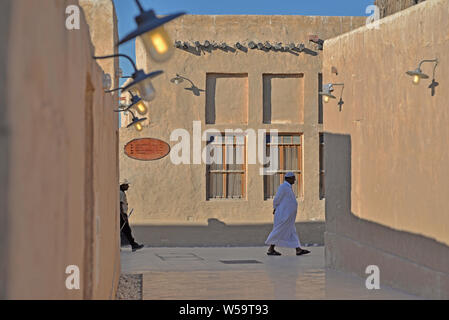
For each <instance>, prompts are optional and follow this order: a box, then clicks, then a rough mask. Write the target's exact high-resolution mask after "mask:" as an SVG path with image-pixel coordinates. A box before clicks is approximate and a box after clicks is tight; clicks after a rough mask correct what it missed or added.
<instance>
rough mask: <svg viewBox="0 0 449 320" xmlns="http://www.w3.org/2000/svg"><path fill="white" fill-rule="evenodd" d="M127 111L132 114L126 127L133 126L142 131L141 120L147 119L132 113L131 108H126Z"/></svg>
mask: <svg viewBox="0 0 449 320" xmlns="http://www.w3.org/2000/svg"><path fill="white" fill-rule="evenodd" d="M128 112H130V113H131V115H132V116H133V120H132V121H131V123H130V124H129V125H127V126H126V127H127V128H131V127H134V128H135V129H136V130H137V131H139V132H140V131H142V130H143V126H142V122H144V121H145V120H147V118H138V117H136V116H135V115H134V113H133V112H132V111H131V110H128Z"/></svg>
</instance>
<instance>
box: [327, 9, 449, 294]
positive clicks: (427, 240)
mask: <svg viewBox="0 0 449 320" xmlns="http://www.w3.org/2000/svg"><path fill="white" fill-rule="evenodd" d="M448 4H449V2H448V1H447V0H431V1H425V2H424V3H422V4H419V5H416V6H414V7H412V8H409V9H407V10H404V11H401V12H399V13H397V14H395V15H393V16H390V17H387V18H384V19H382V20H381V22H380V28H379V29H378V30H376V29H371V30H369V29H367V28H366V27H363V28H360V29H357V30H355V31H353V32H350V33H347V34H344V35H342V36H340V37H337V38H334V39H331V40H328V41H326V43H325V47H324V64H323V72H324V75H323V76H324V80H325V82H343V83H345V90H344V94H343V100H344V101H345V104H344V105H343V109H342V111H341V112H340V111H339V110H338V107H337V104H336V102H331V103H329V104H328V105H326V106H325V114H324V115H325V116H324V129H325V132H326V136H325V139H326V140H325V146H326V151H325V154H326V155H325V166H326V178H325V179H326V183H327V185H326V196H327V200H326V221H327V225H326V230H327V233H326V239H325V240H326V245H327V253H328V257H327V263H328V266H331V267H336V268H341V269H346V270H350V271H352V272H355V273H359V274H364V268H365V267H366V266H367V265H369V264H378V265H379V267H380V270H381V279H384V280H383V281H384V283H385V284H391V285H393V286H396V287H399V288H402V289H405V290H407V291H410V292H412V293H415V294H420V295H423V296H427V297H441V298H442V297H446V298H448V297H449V273H448V265H449V260H448V259H449V248H448V245H449V216H448V215H447V212H448V210H449V206H448V203H447V201H446V198H447V195H448V194H449V181H448V179H447V177H449V168H448V166H447V163H448V161H449V152H448V149H447V141H448V139H449V129H448V125H447V124H448V121H449V110H448V108H447V105H448V104H447V97H446V88H447V86H448V85H449V68H447V66H448V65H449V56H448V54H447V53H448V50H449V33H448V30H449V19H448V18H449V6H448ZM434 58H438V59H439V60H440V64H439V66H438V68H437V69H436V81H437V82H438V83H439V85H438V86H437V87H436V91H435V95H434V96H432V95H431V89H429V88H428V86H429V85H430V83H431V79H428V80H423V81H422V83H421V84H420V85H418V86H415V85H413V84H412V81H411V80H412V78H411V77H410V76H408V75H406V74H405V72H406V71H408V70H414V69H415V68H416V67H417V65H418V63H419V62H420V61H421V60H422V59H434ZM333 66H334V67H336V68H337V69H338V71H339V74H338V76H336V75H335V74H331V68H332V67H333ZM422 69H423V71H424V72H425V73H427V74H429V75H430V77H431V78H432V70H433V65H432V64H424V65H423V68H422ZM337 92H338V91H337ZM345 153H346V154H345ZM354 256H358V259H353V257H354Z"/></svg>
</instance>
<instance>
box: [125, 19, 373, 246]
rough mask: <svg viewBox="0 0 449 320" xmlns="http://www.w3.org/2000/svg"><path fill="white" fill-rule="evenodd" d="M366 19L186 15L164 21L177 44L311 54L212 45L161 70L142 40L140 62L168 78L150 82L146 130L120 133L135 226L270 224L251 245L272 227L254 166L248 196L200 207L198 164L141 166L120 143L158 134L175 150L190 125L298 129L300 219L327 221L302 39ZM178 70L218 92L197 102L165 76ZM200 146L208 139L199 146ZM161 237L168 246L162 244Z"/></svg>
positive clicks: (310, 59) (313, 73)
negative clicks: (276, 47)
mask: <svg viewBox="0 0 449 320" xmlns="http://www.w3.org/2000/svg"><path fill="white" fill-rule="evenodd" d="M364 21H365V19H364V18H352V17H307V16H189V15H188V16H184V17H181V18H179V19H176V20H174V21H173V22H170V23H169V24H167V30H168V32H169V34H170V35H171V36H172V40H173V41H175V40H180V41H189V42H190V43H193V42H194V41H200V42H201V43H203V42H204V41H205V40H209V41H211V42H212V41H214V40H215V41H217V42H222V41H225V42H226V43H227V44H228V45H229V46H231V47H232V46H234V44H235V43H236V42H237V41H239V42H241V43H243V44H248V42H249V41H251V40H253V41H256V42H259V41H260V42H265V41H269V42H271V43H274V42H283V43H284V45H285V44H287V43H290V42H294V43H295V44H298V43H304V44H306V47H307V48H309V49H310V51H308V53H306V52H304V53H298V54H292V53H289V52H273V51H270V52H263V51H260V50H251V49H248V52H246V53H245V52H242V51H240V50H235V51H228V52H225V51H223V50H220V49H217V50H212V51H211V52H207V51H205V52H202V53H200V54H198V53H197V54H195V53H191V52H188V51H185V50H182V49H176V51H175V54H174V57H173V58H172V59H171V60H170V61H168V62H166V63H161V64H158V63H154V62H152V61H151V60H150V59H149V57H148V56H147V55H146V54H145V51H144V50H143V47H142V45H141V43H140V42H139V41H138V42H137V63H138V65H140V66H141V67H142V68H145V69H146V70H158V69H161V70H164V72H165V73H164V74H163V75H162V76H159V77H158V78H156V79H155V80H154V86H155V88H156V89H157V90H158V91H157V98H156V99H155V100H154V101H153V102H151V103H150V104H149V110H150V115H149V117H150V119H151V125H150V126H148V124H147V126H146V127H145V128H144V130H143V132H141V133H137V132H136V131H135V130H134V129H123V128H122V129H121V130H120V170H121V177H122V178H127V179H129V180H130V181H131V182H132V186H131V188H130V190H129V197H128V199H129V203H130V208H134V209H135V211H134V212H135V213H134V214H133V217H132V218H131V222H132V223H133V224H134V225H141V226H142V225H150V226H151V225H161V226H167V225H186V226H204V225H207V224H208V220H209V219H218V220H219V221H221V223H225V224H227V225H242V224H249V225H251V224H256V223H258V224H262V225H265V226H268V228H266V227H261V228H255V229H256V230H260V232H263V234H262V235H261V236H259V237H258V239H259V240H258V241H257V243H258V244H261V243H263V240H265V239H264V238H265V237H266V236H267V234H265V232H266V230H267V229H269V225H271V223H272V209H271V208H272V201H270V200H269V201H264V189H263V177H262V176H260V175H259V168H260V165H259V164H257V165H248V166H247V181H246V187H247V188H246V189H247V195H246V199H244V200H220V201H215V200H214V201H206V178H205V175H206V167H205V165H204V164H201V165H178V166H176V165H173V164H172V163H171V160H170V157H169V156H167V157H166V158H164V159H162V160H158V161H153V162H141V161H136V160H132V159H130V158H128V157H127V156H126V155H124V153H123V147H124V145H125V144H126V143H127V142H128V141H130V140H132V139H134V138H139V137H153V138H158V139H161V140H164V141H167V142H169V143H170V144H171V146H173V145H175V144H176V142H170V141H169V138H170V134H171V132H172V131H173V130H175V129H177V128H184V129H186V130H187V131H189V133H190V134H191V135H192V130H193V128H192V122H193V121H201V125H202V130H203V131H204V130H205V129H211V128H214V129H218V130H220V131H224V129H226V128H229V129H237V128H241V129H243V130H246V129H248V128H252V129H254V130H257V129H270V128H272V129H278V130H279V132H280V133H303V134H304V137H303V154H304V159H303V168H302V169H303V172H304V175H303V180H302V181H301V183H302V184H303V189H304V194H303V196H302V197H301V198H300V199H299V208H300V209H299V212H298V221H302V222H306V221H323V220H324V201H323V200H320V199H319V184H318V176H319V167H318V165H319V163H318V151H319V132H320V131H321V130H322V125H321V124H319V123H318V73H319V72H321V63H322V62H321V56H322V52H321V51H319V50H316V48H315V45H314V44H312V43H309V42H308V36H309V35H311V34H317V35H319V36H320V37H321V38H322V39H328V38H331V37H333V36H336V35H338V34H341V33H343V32H347V31H350V30H352V29H353V28H355V27H358V26H360V25H362V24H363V23H364ZM177 73H179V74H180V75H182V76H184V77H187V78H189V79H190V80H191V81H193V83H194V84H195V85H196V86H197V87H198V88H199V89H202V90H206V89H207V88H208V87H213V88H214V90H215V94H214V95H213V94H212V98H211V96H210V95H209V93H207V92H201V95H200V96H195V95H193V94H192V92H191V91H187V90H185V89H184V88H188V87H190V84H189V83H188V82H187V81H185V82H184V83H182V84H180V85H175V84H173V83H171V82H170V79H171V78H173V77H175V75H176V74H177ZM217 74H219V75H218V76H217ZM264 75H265V76H266V77H265V81H264ZM270 75H271V76H270ZM292 75H293V76H292ZM298 75H300V76H298ZM269 77H271V78H269ZM268 80H269V81H268ZM267 83H268V84H269V85H267ZM264 87H271V88H272V91H271V92H272V95H271V102H272V107H273V110H274V111H273V121H272V124H264V123H263V106H264ZM265 99H268V98H267V96H265ZM231 102H232V103H231ZM265 102H267V101H265ZM208 103H214V104H215V107H216V115H215V120H216V122H215V124H210V125H209V124H207V125H206V105H207V104H208ZM191 144H192V143H191ZM204 146H205V142H203V143H202V148H203V147H204ZM192 158H193V154H192V155H191V159H192ZM209 222H210V221H209ZM209 225H210V223H209ZM142 230H143V229H142ZM148 230H151V231H148V233H149V232H157V233H158V234H159V235H160V237H159V238H158V237H156V236H151V241H156V243H155V242H151V243H149V244H152V245H157V244H159V243H160V244H167V245H169V244H172V245H174V244H183V243H186V241H187V242H188V240H184V241H183V240H182V238H181V239H178V240H173V238H172V236H171V235H167V233H165V232H162V231H158V229H157V228H152V229H148ZM160 230H163V228H162V227H161V228H160ZM160 232H162V233H160ZM181 232H182V231H181ZM220 232H221V233H223V234H225V233H226V231H223V230H222V231H218V233H220ZM254 232H256V231H254ZM268 232H269V230H268ZM221 233H220V234H221ZM216 234H217V233H216ZM139 236H141V237H142V238H143V239H146V236H145V234H144V231H142V232H139ZM251 237H253V238H254V234H251V233H248V234H247V238H245V235H244V234H242V243H245V241H247V240H248V239H253V238H251ZM142 238H141V239H142ZM138 239H139V238H138ZM161 239H165V240H164V241H165V242H160V241H162V240H161ZM245 239H246V240H245ZM214 240H215V239H211V238H208V237H203V239H202V241H199V243H202V244H205V245H206V244H208V243H212V242H214ZM232 240H233V239H230V238H228V239H227V240H226V237H223V241H222V242H220V243H215V242H214V244H227V243H229V242H230V241H232ZM226 241H228V242H226ZM248 241H249V240H248ZM249 242H251V243H252V241H249ZM247 243H248V242H247Z"/></svg>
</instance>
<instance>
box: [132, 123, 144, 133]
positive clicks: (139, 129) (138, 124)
mask: <svg viewBox="0 0 449 320" xmlns="http://www.w3.org/2000/svg"><path fill="white" fill-rule="evenodd" d="M134 128H136V130H137V131H139V132H140V131H142V130H143V126H142V123H140V122H138V123H136V124H135V125H134Z"/></svg>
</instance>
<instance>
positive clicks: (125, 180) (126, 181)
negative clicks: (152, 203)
mask: <svg viewBox="0 0 449 320" xmlns="http://www.w3.org/2000/svg"><path fill="white" fill-rule="evenodd" d="M124 184H130V183H129V181H128V179H123V180H122V181H121V182H120V185H124Z"/></svg>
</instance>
